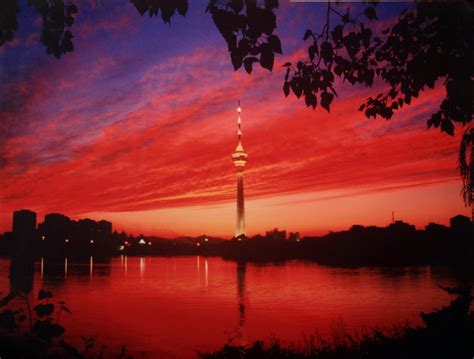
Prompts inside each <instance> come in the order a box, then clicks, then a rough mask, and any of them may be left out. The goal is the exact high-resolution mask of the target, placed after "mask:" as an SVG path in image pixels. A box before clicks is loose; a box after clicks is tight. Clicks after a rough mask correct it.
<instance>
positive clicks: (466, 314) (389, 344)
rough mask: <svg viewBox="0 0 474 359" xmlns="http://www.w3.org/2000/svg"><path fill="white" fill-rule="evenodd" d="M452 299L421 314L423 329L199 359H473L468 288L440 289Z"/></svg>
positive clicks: (341, 335) (265, 346)
mask: <svg viewBox="0 0 474 359" xmlns="http://www.w3.org/2000/svg"><path fill="white" fill-rule="evenodd" d="M442 289H443V290H445V291H447V292H449V293H451V294H456V295H457V298H456V299H455V300H453V301H452V302H451V303H450V304H449V305H448V306H446V307H443V308H441V309H439V310H435V311H434V312H432V313H421V314H420V316H421V318H422V320H423V322H424V326H420V327H414V328H411V327H404V328H398V329H392V330H372V331H370V332H367V333H364V334H356V335H352V334H348V333H347V332H344V331H343V330H341V331H339V332H335V333H334V334H333V336H332V338H330V339H329V340H327V339H324V338H322V337H320V336H314V337H311V338H310V339H308V340H306V341H305V344H304V345H303V346H299V347H297V346H288V345H284V344H281V343H280V342H278V341H275V340H273V341H271V342H269V343H264V342H263V341H261V340H257V341H256V342H254V343H253V344H251V345H247V346H240V345H232V344H226V345H224V347H222V348H221V349H219V350H218V351H215V352H213V353H205V354H200V356H201V358H203V359H242V358H248V359H265V358H288V359H289V358H291V359H293V358H295V359H296V358H301V359H303V358H305V359H309V358H314V359H360V358H367V359H371V358H374V359H422V358H423V359H424V358H427V359H428V358H431V359H432V358H443V359H447V358H459V359H462V358H466V359H472V358H473V357H474V313H473V312H472V311H471V310H470V306H471V302H472V293H471V288H468V289H460V288H442Z"/></svg>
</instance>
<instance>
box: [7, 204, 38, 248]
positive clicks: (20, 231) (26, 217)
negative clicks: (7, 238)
mask: <svg viewBox="0 0 474 359" xmlns="http://www.w3.org/2000/svg"><path fill="white" fill-rule="evenodd" d="M35 234H36V213H35V212H33V211H30V210H27V209H21V210H19V211H15V212H13V225H12V236H13V239H14V241H15V247H16V248H15V249H16V252H17V253H24V252H25V251H27V250H28V249H30V248H32V247H33V245H34V239H35Z"/></svg>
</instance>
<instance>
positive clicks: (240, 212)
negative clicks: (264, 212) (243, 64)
mask: <svg viewBox="0 0 474 359" xmlns="http://www.w3.org/2000/svg"><path fill="white" fill-rule="evenodd" d="M237 138H238V140H239V142H238V144H237V147H236V148H235V151H234V153H233V154H232V161H233V162H234V166H235V169H236V170H237V224H236V227H235V237H236V238H239V237H241V236H245V207H244V168H245V164H246V163H247V154H246V153H245V151H244V147H243V146H242V128H241V119H240V100H239V104H238V107H237Z"/></svg>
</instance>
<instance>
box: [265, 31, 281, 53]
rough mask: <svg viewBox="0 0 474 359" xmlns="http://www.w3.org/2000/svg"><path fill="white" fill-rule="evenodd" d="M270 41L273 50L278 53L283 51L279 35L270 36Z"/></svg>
mask: <svg viewBox="0 0 474 359" xmlns="http://www.w3.org/2000/svg"><path fill="white" fill-rule="evenodd" d="M268 43H269V44H270V46H271V48H272V50H273V51H274V52H276V53H278V54H282V53H283V51H282V50H281V42H280V39H279V38H278V36H276V35H271V36H269V37H268Z"/></svg>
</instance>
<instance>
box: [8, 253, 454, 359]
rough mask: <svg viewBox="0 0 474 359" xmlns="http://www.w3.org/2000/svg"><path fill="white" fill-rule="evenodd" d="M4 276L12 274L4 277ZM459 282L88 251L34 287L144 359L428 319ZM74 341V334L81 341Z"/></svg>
mask: <svg viewBox="0 0 474 359" xmlns="http://www.w3.org/2000/svg"><path fill="white" fill-rule="evenodd" d="M8 268H9V260H6V259H0V273H2V275H1V276H0V292H4V293H5V292H8V290H9V285H10V284H9V280H8V275H7V273H8ZM3 273H4V274H3ZM454 284H455V281H454V279H453V276H452V275H450V274H449V273H448V271H447V270H443V269H440V268H438V269H437V268H431V267H408V268H396V269H393V268H392V269H390V268H335V267H324V266H320V265H317V264H315V263H311V262H302V261H290V262H286V263H284V264H280V265H274V264H269V265H256V264H241V263H235V262H232V261H224V260H222V259H220V258H217V257H209V258H207V257H202V256H201V257H200V256H198V257H171V258H163V257H127V256H120V257H116V258H113V259H111V260H108V261H102V260H100V259H98V258H93V257H90V258H89V261H88V262H86V263H77V262H75V261H73V260H72V259H71V258H64V260H58V261H50V260H47V259H46V258H41V260H40V261H39V262H38V263H37V264H36V275H35V278H34V282H33V288H34V289H33V291H34V293H37V291H38V290H39V289H40V288H45V289H48V290H51V291H53V293H54V296H55V300H56V301H65V302H66V304H67V306H68V307H69V308H70V309H71V310H72V313H73V314H72V315H70V316H64V318H63V320H64V322H63V324H64V326H65V327H66V329H67V337H68V338H69V339H71V340H73V341H74V340H75V339H77V338H79V336H81V335H82V336H89V337H96V338H97V340H98V341H99V342H100V343H103V344H106V345H107V346H108V347H109V348H115V349H116V350H117V351H118V350H119V349H120V346H121V345H125V346H127V348H128V349H129V350H130V352H131V353H135V354H138V355H140V356H141V355H142V353H145V357H150V358H153V357H157V356H161V357H163V356H165V357H182V356H186V357H192V356H193V355H194V353H195V351H194V350H199V351H203V350H210V349H216V348H218V347H220V346H222V345H223V344H224V343H225V342H226V341H227V339H229V338H234V341H238V342H241V343H246V342H249V341H251V340H255V339H257V338H268V337H269V336H271V335H274V336H278V337H279V338H281V339H283V340H286V341H298V340H301V339H302V337H303V334H311V333H314V331H315V330H316V329H317V330H318V331H319V332H321V333H322V334H327V333H329V332H330V330H331V328H332V327H334V326H335V325H336V323H337V322H338V321H339V320H342V321H343V322H344V325H345V327H346V328H348V329H349V330H357V329H361V328H363V327H367V326H369V327H370V326H377V325H401V324H404V323H406V322H409V323H412V324H418V323H420V321H419V319H418V314H419V312H420V311H430V310H432V309H433V308H436V307H440V306H442V305H446V304H447V303H448V302H449V300H450V296H449V295H447V294H446V293H444V292H442V291H441V290H440V289H439V288H438V287H437V286H438V285H443V286H451V285H454ZM74 338H75V339H74Z"/></svg>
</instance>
